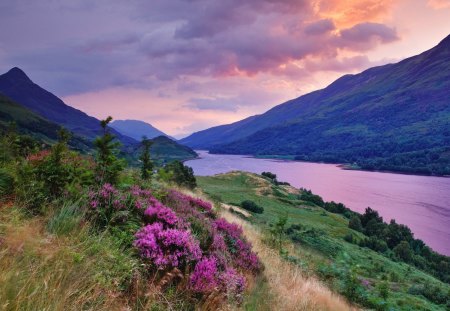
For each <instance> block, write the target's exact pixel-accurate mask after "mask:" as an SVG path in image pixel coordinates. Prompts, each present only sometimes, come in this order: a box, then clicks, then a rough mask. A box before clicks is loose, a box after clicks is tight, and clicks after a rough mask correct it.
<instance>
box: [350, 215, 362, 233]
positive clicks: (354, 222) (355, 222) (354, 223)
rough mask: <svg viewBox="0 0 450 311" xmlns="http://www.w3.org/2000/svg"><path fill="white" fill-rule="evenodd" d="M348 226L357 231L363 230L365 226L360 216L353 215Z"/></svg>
mask: <svg viewBox="0 0 450 311" xmlns="http://www.w3.org/2000/svg"><path fill="white" fill-rule="evenodd" d="M348 227H349V228H350V229H353V230H355V231H359V232H362V230H363V227H362V224H361V219H359V216H353V217H352V218H351V219H350V221H349V223H348Z"/></svg>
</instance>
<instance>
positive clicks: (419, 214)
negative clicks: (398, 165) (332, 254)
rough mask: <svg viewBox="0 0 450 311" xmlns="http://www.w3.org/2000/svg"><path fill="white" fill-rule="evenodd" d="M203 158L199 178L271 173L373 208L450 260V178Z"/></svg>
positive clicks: (356, 206) (329, 197) (197, 163)
mask: <svg viewBox="0 0 450 311" xmlns="http://www.w3.org/2000/svg"><path fill="white" fill-rule="evenodd" d="M198 153H199V154H200V156H201V159H196V160H191V161H188V162H187V163H186V164H187V165H189V166H191V167H192V168H193V169H194V172H195V174H196V175H199V176H207V175H214V174H218V173H226V172H229V171H232V170H242V171H249V172H254V173H261V172H263V171H270V172H272V173H275V174H277V176H278V179H279V180H280V181H287V182H289V183H291V184H292V185H293V186H295V187H303V188H307V189H311V190H312V191H313V192H314V193H317V194H319V195H321V196H322V197H323V198H324V199H325V200H326V201H336V202H342V203H344V204H345V205H346V206H347V207H349V208H351V209H352V210H354V211H357V212H364V209H365V208H366V207H367V206H370V207H372V208H373V209H376V210H377V211H378V212H379V213H380V215H381V216H383V218H384V219H385V220H386V221H389V220H390V219H395V220H396V221H397V223H402V224H406V225H408V226H409V227H410V228H411V230H412V231H413V232H414V235H415V237H416V238H419V239H422V240H424V241H425V242H426V243H427V244H428V245H429V246H430V247H432V248H433V249H434V250H436V251H438V252H440V253H443V254H446V255H450V178H443V177H430V176H417V175H402V174H392V173H379V172H365V171H348V170H343V169H340V168H339V167H337V166H336V165H333V164H321V163H307V162H294V161H280V160H270V159H255V158H251V157H246V156H239V155H215V154H208V153H207V152H205V151H199V152H198Z"/></svg>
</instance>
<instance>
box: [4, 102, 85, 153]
mask: <svg viewBox="0 0 450 311" xmlns="http://www.w3.org/2000/svg"><path fill="white" fill-rule="evenodd" d="M11 122H15V124H16V126H17V129H18V130H19V132H20V133H22V134H26V135H30V136H32V137H34V138H36V139H38V140H39V141H41V142H43V143H46V144H53V143H55V142H56V141H57V139H58V131H59V130H60V129H61V126H60V125H58V124H56V123H53V122H50V121H48V120H46V119H44V118H42V117H41V116H39V115H37V114H35V113H34V112H32V111H30V110H29V109H27V108H25V107H23V106H21V105H19V104H17V103H15V102H14V101H12V100H11V99H9V98H8V97H6V96H4V95H1V94H0V131H4V130H6V129H7V128H8V127H9V125H10V124H11ZM69 145H70V147H71V148H72V149H76V150H79V151H84V152H85V151H88V150H90V149H91V148H92V143H91V142H90V141H88V140H86V139H85V138H82V137H80V136H78V135H73V136H72V138H71V139H70V141H69Z"/></svg>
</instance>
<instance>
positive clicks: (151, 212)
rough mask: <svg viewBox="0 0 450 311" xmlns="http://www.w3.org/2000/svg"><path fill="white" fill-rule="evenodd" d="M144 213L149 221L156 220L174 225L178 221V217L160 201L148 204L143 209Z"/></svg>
mask: <svg viewBox="0 0 450 311" xmlns="http://www.w3.org/2000/svg"><path fill="white" fill-rule="evenodd" d="M158 203H159V202H158ZM144 215H145V216H147V218H148V219H150V220H151V221H158V222H161V223H164V224H165V225H168V226H174V225H175V224H176V223H177V222H178V218H177V216H176V215H175V213H174V212H173V211H172V210H171V209H170V208H168V207H165V206H164V205H162V204H161V203H159V204H157V205H155V206H149V207H148V208H147V209H146V210H145V212H144Z"/></svg>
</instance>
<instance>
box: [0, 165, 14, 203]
mask: <svg viewBox="0 0 450 311" xmlns="http://www.w3.org/2000/svg"><path fill="white" fill-rule="evenodd" d="M13 190H14V177H13V176H12V174H11V173H10V172H8V171H7V170H6V169H5V168H0V200H1V199H2V198H3V197H5V196H7V195H10V194H12V192H13Z"/></svg>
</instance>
